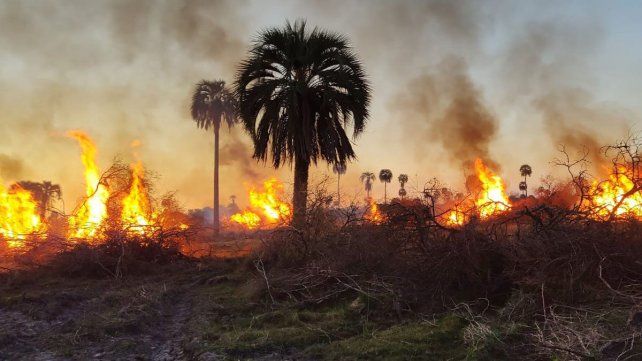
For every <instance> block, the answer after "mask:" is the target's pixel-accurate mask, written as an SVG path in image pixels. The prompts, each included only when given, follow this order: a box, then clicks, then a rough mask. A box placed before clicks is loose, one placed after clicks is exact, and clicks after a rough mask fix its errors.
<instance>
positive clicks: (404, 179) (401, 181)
mask: <svg viewBox="0 0 642 361" xmlns="http://www.w3.org/2000/svg"><path fill="white" fill-rule="evenodd" d="M397 180H399V184H400V185H401V189H399V196H400V197H401V198H404V197H405V196H406V194H407V192H406V188H405V185H406V183H408V175H407V174H399V177H397ZM402 191H403V192H402ZM402 193H403V194H402Z"/></svg>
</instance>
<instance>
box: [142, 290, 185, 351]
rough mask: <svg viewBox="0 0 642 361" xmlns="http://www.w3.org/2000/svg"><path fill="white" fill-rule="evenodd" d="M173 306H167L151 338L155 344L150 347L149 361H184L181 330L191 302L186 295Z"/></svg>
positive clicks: (181, 296)
mask: <svg viewBox="0 0 642 361" xmlns="http://www.w3.org/2000/svg"><path fill="white" fill-rule="evenodd" d="M179 297H180V298H179V299H178V301H176V302H175V303H174V304H173V305H167V306H166V307H165V308H166V310H165V311H164V312H163V321H162V323H161V325H160V327H159V329H158V330H157V331H156V332H154V336H151V337H152V339H153V340H155V341H156V342H155V344H153V345H152V346H151V350H152V354H151V359H152V360H154V361H170V360H185V359H187V356H186V355H185V352H184V351H183V346H182V343H183V341H184V340H183V333H182V331H183V329H184V326H185V322H186V321H187V320H188V318H189V316H190V310H191V302H190V299H189V297H188V296H187V294H186V293H183V294H182V295H180V296H179Z"/></svg>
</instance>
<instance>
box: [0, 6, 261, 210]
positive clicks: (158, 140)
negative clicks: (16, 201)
mask: <svg viewBox="0 0 642 361" xmlns="http://www.w3.org/2000/svg"><path fill="white" fill-rule="evenodd" d="M245 3H246V2H245V1H240V2H239V1H232V0H215V1H201V0H194V1H173V0H160V1H155V0H140V1H126V0H115V1H99V2H87V1H83V0H70V1H64V2H58V1H51V0H42V1H36V0H33V1H31V0H26V1H14V0H8V1H2V2H0V64H2V67H0V88H2V89H3V91H2V92H0V108H2V109H3V113H2V115H0V132H2V133H3V134H4V135H5V139H6V141H5V142H4V143H3V144H2V145H0V153H3V152H4V153H12V154H13V153H16V154H19V155H20V159H21V160H22V161H23V163H30V162H35V161H38V164H39V166H38V167H30V168H29V172H27V174H24V175H23V176H25V177H34V178H47V179H52V180H53V181H55V182H57V183H60V184H64V185H65V188H66V189H70V190H71V191H70V192H66V197H68V198H69V199H70V200H72V199H75V196H77V195H80V194H82V181H81V178H80V177H79V176H78V174H77V172H76V173H74V172H68V171H67V172H65V171H64V168H65V167H64V164H65V163H64V162H65V161H67V162H69V160H74V161H75V160H77V155H76V154H75V152H76V151H77V150H76V149H75V148H74V147H71V146H69V144H68V142H63V141H58V140H56V139H55V137H53V136H52V134H54V133H61V132H64V131H66V130H68V129H83V130H86V131H87V132H88V133H90V134H92V135H94V137H95V138H96V140H97V142H98V146H99V149H100V157H101V158H102V159H101V160H99V162H100V163H101V164H103V165H106V164H108V162H110V161H111V159H112V157H113V156H114V155H117V154H119V153H121V152H123V151H126V149H127V148H126V147H127V146H128V143H129V142H130V141H131V140H133V139H140V140H141V141H142V142H143V143H144V144H145V145H146V146H145V150H142V151H141V153H145V152H147V153H148V154H150V155H152V154H153V157H152V156H149V157H146V156H145V154H141V156H142V159H144V160H145V162H146V167H147V168H149V169H154V170H157V171H159V172H160V173H161V174H163V176H164V177H165V178H166V180H165V182H166V184H168V185H170V187H175V186H176V185H181V184H188V183H191V184H199V185H201V187H200V188H199V187H194V186H191V187H185V188H186V189H181V196H182V197H183V198H186V199H187V201H188V202H189V203H197V202H200V199H202V197H203V196H202V194H203V193H205V192H207V191H208V190H209V189H210V188H211V187H209V184H210V183H211V173H210V172H201V173H199V178H197V179H194V178H193V177H192V176H193V174H191V173H190V172H187V171H185V172H183V171H178V172H176V171H172V170H176V169H192V168H198V167H201V168H202V167H203V164H202V163H200V162H199V160H198V159H196V158H195V157H190V156H189V155H192V154H199V153H204V152H207V151H208V150H209V151H211V149H212V148H211V147H210V146H209V145H208V142H209V141H211V138H209V137H203V136H200V135H201V132H200V131H199V130H198V129H196V127H195V126H193V123H192V122H191V121H190V116H189V100H190V92H191V91H192V90H193V87H194V84H195V83H197V82H198V81H200V80H201V79H213V78H221V79H225V80H227V81H228V82H229V81H231V80H232V77H233V74H234V71H235V66H236V64H237V62H238V61H239V60H240V59H241V58H242V57H243V55H244V53H245V50H246V45H247V43H248V42H249V40H250V38H249V36H248V33H249V32H250V31H255V30H256V29H254V28H253V27H251V28H250V29H249V30H248V29H246V25H249V24H248V23H247V22H245V21H242V19H243V17H242V15H241V14H240V13H239V12H240V11H241V10H242V6H239V5H243V4H245ZM9 89H10V91H9ZM5 90H7V91H5ZM241 141H244V142H246V143H248V140H245V139H242V140H241ZM39 144H47V146H46V147H42V146H39ZM16 150H18V151H17V152H16ZM210 164H211V163H210ZM68 165H71V166H72V168H73V170H74V171H75V170H76V168H79V167H80V165H79V162H77V163H70V162H69V163H68ZM5 168H6V169H3V171H4V172H5V175H6V176H7V177H14V174H11V173H12V172H14V171H16V170H17V168H15V167H13V168H11V167H5ZM23 171H24V169H23ZM7 173H8V174H7ZM222 187H225V185H222Z"/></svg>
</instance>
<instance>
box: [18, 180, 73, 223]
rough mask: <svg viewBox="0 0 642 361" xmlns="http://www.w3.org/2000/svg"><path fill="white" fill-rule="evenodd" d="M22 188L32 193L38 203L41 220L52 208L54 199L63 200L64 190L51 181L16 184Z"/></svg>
mask: <svg viewBox="0 0 642 361" xmlns="http://www.w3.org/2000/svg"><path fill="white" fill-rule="evenodd" d="M16 184H17V185H18V186H19V187H20V188H22V189H24V190H26V191H28V192H29V193H31V196H32V197H33V199H34V200H35V201H36V202H37V203H38V211H39V213H40V218H41V219H45V217H46V215H47V214H46V212H47V210H49V209H50V208H51V205H52V202H53V200H54V199H57V200H60V199H62V189H61V188H60V185H58V184H53V183H51V182H50V181H44V182H42V183H39V182H31V181H20V182H18V183H16Z"/></svg>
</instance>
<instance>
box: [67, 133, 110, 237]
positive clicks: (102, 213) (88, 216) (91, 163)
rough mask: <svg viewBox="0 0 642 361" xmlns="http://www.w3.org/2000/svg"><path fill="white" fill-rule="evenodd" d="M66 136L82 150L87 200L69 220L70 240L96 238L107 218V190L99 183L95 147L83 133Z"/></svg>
mask: <svg viewBox="0 0 642 361" xmlns="http://www.w3.org/2000/svg"><path fill="white" fill-rule="evenodd" d="M67 136H69V137H71V138H73V139H75V140H76V141H78V144H79V145H80V148H81V150H82V155H81V159H82V163H83V165H84V166H85V194H86V196H87V199H86V200H85V202H84V203H83V204H81V206H80V208H79V209H78V210H77V211H76V213H75V214H74V215H73V216H72V217H70V219H69V226H70V227H69V229H70V234H69V236H70V237H71V238H96V237H98V236H99V235H100V234H99V233H100V225H101V224H102V222H103V221H104V220H105V218H107V200H108V199H109V190H108V189H107V187H106V186H105V185H104V184H102V183H100V170H99V168H98V166H97V165H96V146H95V145H94V142H93V141H92V140H91V138H90V137H89V136H88V135H87V134H86V133H84V132H82V131H79V130H72V131H69V132H67Z"/></svg>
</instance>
